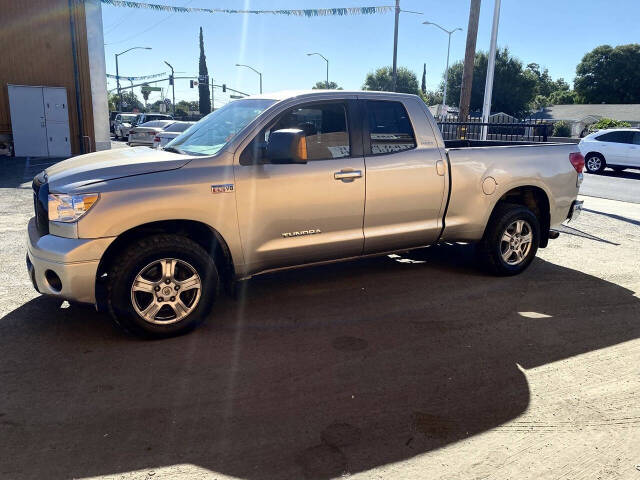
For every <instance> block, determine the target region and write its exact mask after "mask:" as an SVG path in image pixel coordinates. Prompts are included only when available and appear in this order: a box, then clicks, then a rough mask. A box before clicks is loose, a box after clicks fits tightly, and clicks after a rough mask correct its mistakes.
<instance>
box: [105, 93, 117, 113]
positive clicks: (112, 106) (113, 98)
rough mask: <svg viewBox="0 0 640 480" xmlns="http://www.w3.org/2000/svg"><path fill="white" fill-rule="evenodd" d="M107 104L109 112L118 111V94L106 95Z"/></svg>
mask: <svg viewBox="0 0 640 480" xmlns="http://www.w3.org/2000/svg"><path fill="white" fill-rule="evenodd" d="M107 103H108V104H109V111H110V112H115V111H116V110H118V94H116V93H109V94H108V95H107Z"/></svg>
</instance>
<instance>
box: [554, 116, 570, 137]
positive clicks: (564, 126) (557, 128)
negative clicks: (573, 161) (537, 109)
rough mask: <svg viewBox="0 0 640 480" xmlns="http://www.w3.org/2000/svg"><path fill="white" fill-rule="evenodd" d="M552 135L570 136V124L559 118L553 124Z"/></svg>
mask: <svg viewBox="0 0 640 480" xmlns="http://www.w3.org/2000/svg"><path fill="white" fill-rule="evenodd" d="M553 136H554V137H570V136H571V125H569V123H568V122H565V121H564V120H560V121H559V122H556V123H554V124H553Z"/></svg>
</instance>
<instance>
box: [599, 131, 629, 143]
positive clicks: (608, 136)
mask: <svg viewBox="0 0 640 480" xmlns="http://www.w3.org/2000/svg"><path fill="white" fill-rule="evenodd" d="M596 140H600V141H601V142H613V143H633V132H629V131H622V132H609V133H605V134H604V135H600V136H599V137H597V138H596Z"/></svg>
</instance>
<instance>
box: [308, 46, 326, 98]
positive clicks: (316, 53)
mask: <svg viewBox="0 0 640 480" xmlns="http://www.w3.org/2000/svg"><path fill="white" fill-rule="evenodd" d="M311 55H318V56H319V57H322V58H323V59H324V61H325V62H327V83H326V84H325V87H327V90H329V60H327V57H325V56H324V55H322V54H321V53H318V52H313V53H307V57H310V56H311Z"/></svg>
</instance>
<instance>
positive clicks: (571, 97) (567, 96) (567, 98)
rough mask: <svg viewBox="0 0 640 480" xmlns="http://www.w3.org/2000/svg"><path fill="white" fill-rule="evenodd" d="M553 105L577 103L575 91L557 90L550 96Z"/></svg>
mask: <svg viewBox="0 0 640 480" xmlns="http://www.w3.org/2000/svg"><path fill="white" fill-rule="evenodd" d="M549 101H550V102H551V105H571V104H573V103H578V102H577V95H576V92H575V91H573V90H556V91H555V92H552V93H551V95H549Z"/></svg>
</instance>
